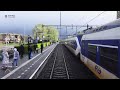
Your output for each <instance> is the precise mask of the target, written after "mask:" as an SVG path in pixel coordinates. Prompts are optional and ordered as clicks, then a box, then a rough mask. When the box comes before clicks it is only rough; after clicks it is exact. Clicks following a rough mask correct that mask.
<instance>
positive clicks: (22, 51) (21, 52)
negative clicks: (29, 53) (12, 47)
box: [20, 44, 24, 58]
mask: <svg viewBox="0 0 120 90" xmlns="http://www.w3.org/2000/svg"><path fill="white" fill-rule="evenodd" d="M23 55H24V46H23V45H22V44H21V46H20V57H21V58H23Z"/></svg>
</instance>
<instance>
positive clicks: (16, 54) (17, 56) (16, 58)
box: [12, 48, 20, 67]
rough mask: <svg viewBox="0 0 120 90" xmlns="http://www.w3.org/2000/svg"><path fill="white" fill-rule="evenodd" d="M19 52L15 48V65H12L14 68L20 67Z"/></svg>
mask: <svg viewBox="0 0 120 90" xmlns="http://www.w3.org/2000/svg"><path fill="white" fill-rule="evenodd" d="M19 58H20V57H19V52H18V51H17V49H16V48H14V57H13V59H14V60H13V63H12V66H16V67H17V66H18V60H19Z"/></svg>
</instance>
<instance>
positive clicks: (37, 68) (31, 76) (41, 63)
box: [29, 45, 57, 79]
mask: <svg viewBox="0 0 120 90" xmlns="http://www.w3.org/2000/svg"><path fill="white" fill-rule="evenodd" d="M56 46H57V45H56ZM56 46H55V47H56ZM55 47H54V48H53V49H52V50H51V52H50V53H49V54H48V55H47V57H46V58H45V59H44V60H43V61H42V63H41V64H40V65H39V67H38V68H37V69H36V70H35V72H34V73H33V74H32V75H31V76H30V78H29V79H32V78H33V76H34V75H35V74H36V72H37V71H38V70H39V68H40V67H41V65H42V64H43V63H44V62H45V61H46V59H47V58H48V56H49V55H50V54H51V53H52V51H53V50H54V49H55Z"/></svg>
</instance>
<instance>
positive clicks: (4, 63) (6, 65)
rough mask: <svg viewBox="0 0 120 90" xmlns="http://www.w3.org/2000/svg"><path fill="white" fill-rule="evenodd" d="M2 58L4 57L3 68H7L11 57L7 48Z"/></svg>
mask: <svg viewBox="0 0 120 90" xmlns="http://www.w3.org/2000/svg"><path fill="white" fill-rule="evenodd" d="M2 56H3V59H2V68H7V67H8V64H9V55H8V52H7V50H6V49H5V48H4V49H3V52H2Z"/></svg>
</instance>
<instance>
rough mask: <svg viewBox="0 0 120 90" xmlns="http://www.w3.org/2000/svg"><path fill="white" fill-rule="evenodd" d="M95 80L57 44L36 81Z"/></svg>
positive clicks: (77, 60)
mask: <svg viewBox="0 0 120 90" xmlns="http://www.w3.org/2000/svg"><path fill="white" fill-rule="evenodd" d="M89 78H92V79H95V77H94V75H93V74H92V73H91V72H90V71H89V70H88V69H87V68H86V66H84V65H83V63H81V62H80V60H79V59H77V58H76V57H75V56H74V55H73V54H72V53H71V52H69V51H68V49H67V48H66V47H65V46H64V45H61V44H58V45H57V46H56V48H55V49H54V51H53V52H52V54H51V55H50V57H49V58H48V60H47V63H46V64H45V66H44V68H43V69H42V70H41V72H40V73H39V75H38V77H37V79H89Z"/></svg>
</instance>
